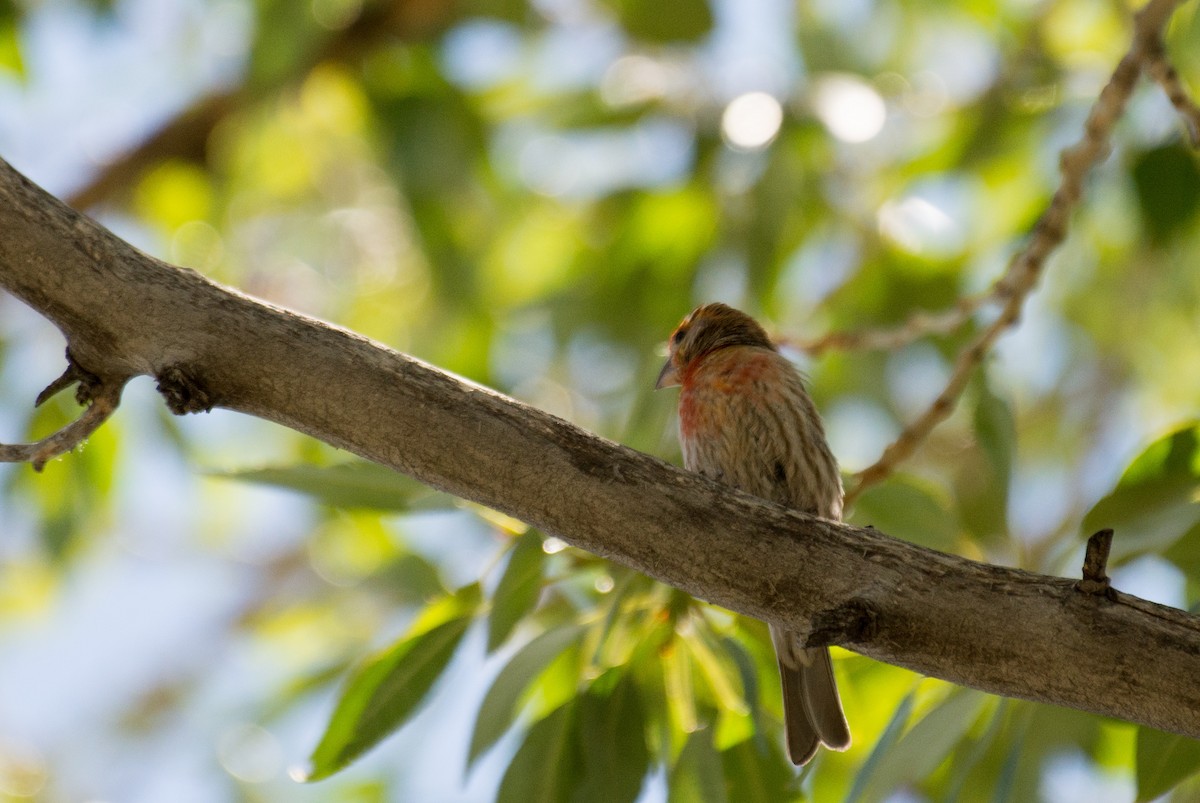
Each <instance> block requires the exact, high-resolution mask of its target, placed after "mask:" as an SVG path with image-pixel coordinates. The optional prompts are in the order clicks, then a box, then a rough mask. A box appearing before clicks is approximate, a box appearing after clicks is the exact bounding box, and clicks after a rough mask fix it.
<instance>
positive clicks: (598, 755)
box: [573, 670, 650, 803]
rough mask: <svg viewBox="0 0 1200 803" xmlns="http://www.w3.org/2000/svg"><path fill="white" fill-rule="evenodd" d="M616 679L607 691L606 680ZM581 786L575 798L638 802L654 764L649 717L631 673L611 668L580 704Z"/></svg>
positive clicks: (605, 802)
mask: <svg viewBox="0 0 1200 803" xmlns="http://www.w3.org/2000/svg"><path fill="white" fill-rule="evenodd" d="M614 676H615V677H616V678H617V680H616V681H615V685H613V687H612V688H611V689H610V690H608V691H605V690H604V689H603V688H602V687H603V686H604V685H606V681H611V679H612V677H614ZM579 737H580V755H581V758H582V762H583V767H582V770H583V772H582V778H581V782H580V788H579V790H577V792H576V794H575V796H574V798H573V800H575V801H579V800H594V801H597V803H610V802H611V803H619V801H633V800H636V799H637V796H638V793H639V792H640V791H641V789H642V783H643V781H644V780H645V778H646V773H647V771H648V770H649V764H650V748H649V747H647V745H646V714H645V710H644V708H643V706H642V699H641V695H640V693H639V692H638V688H637V684H636V683H635V682H634V680H633V677H632V676H631V675H630V674H629V673H628V672H623V671H621V670H610V671H609V672H608V673H607V674H606V675H605V676H603V677H601V678H599V679H597V680H596V681H595V682H594V683H592V685H591V686H590V687H589V688H588V691H587V693H586V694H585V695H584V696H583V697H582V698H581V699H580V701H579Z"/></svg>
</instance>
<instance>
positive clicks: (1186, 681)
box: [0, 160, 1200, 737]
mask: <svg viewBox="0 0 1200 803" xmlns="http://www.w3.org/2000/svg"><path fill="white" fill-rule="evenodd" d="M0 286H3V287H4V288H6V289H8V290H9V291H10V292H12V293H13V294H15V295H16V296H18V297H19V298H21V299H23V300H24V301H25V302H26V303H28V304H29V305H30V306H32V307H33V308H34V309H36V310H38V311H39V312H41V313H42V314H44V315H45V316H46V317H47V318H49V319H50V320H52V321H53V322H54V323H55V324H57V326H58V327H59V328H60V329H61V330H62V332H63V333H64V335H65V336H66V338H67V344H68V354H69V356H70V359H71V360H72V362H73V363H74V364H75V365H76V366H78V367H79V369H80V370H82V371H86V372H87V373H88V374H90V375H92V376H94V377H96V378H97V380H98V384H99V386H100V387H112V386H113V385H117V386H120V385H121V384H123V383H124V382H126V381H128V380H129V379H130V378H131V377H133V376H135V375H140V374H149V375H152V376H155V377H157V378H158V381H159V388H160V390H161V391H162V392H163V394H164V396H166V398H167V401H168V404H170V406H171V408H172V409H173V410H174V411H176V412H185V411H194V410H203V409H208V408H209V407H211V406H221V407H226V408H229V409H232V410H238V411H241V412H244V413H247V414H250V415H255V416H259V417H261V418H266V419H269V420H271V421H275V422H278V423H280V424H283V425H284V426H288V427H291V428H293V429H296V430H299V431H301V432H305V433H307V434H309V435H311V436H313V437H315V438H319V439H321V440H323V441H325V442H327V443H330V444H333V445H335V446H338V447H341V448H344V449H347V450H349V451H351V452H354V453H355V454H358V455H361V456H362V457H365V458H367V459H370V460H374V461H377V462H379V463H382V464H384V465H387V466H391V467H392V468H395V469H396V470H398V471H402V472H405V473H407V474H410V475H412V476H414V477H416V478H417V479H420V480H421V481H423V482H426V483H428V484H429V485H432V486H434V487H436V488H440V489H442V490H444V491H448V492H450V493H453V494H457V495H459V496H462V497H465V498H467V499H471V500H473V501H476V502H479V503H482V504H484V505H488V506H490V507H493V508H496V509H497V510H501V511H503V512H505V513H507V514H509V515H512V516H516V517H518V518H521V519H523V520H525V521H527V522H529V523H531V524H533V525H535V526H537V527H539V528H541V529H543V530H544V531H546V532H548V533H553V534H555V535H557V536H558V537H560V538H562V539H563V540H565V541H567V542H568V543H571V544H573V545H575V546H577V547H580V548H582V549H585V550H588V551H590V552H594V553H596V554H599V555H603V556H605V557H608V558H611V559H613V560H615V561H617V562H619V563H623V564H625V565H627V566H630V567H632V568H634V569H637V570H639V571H642V572H645V573H646V574H648V575H650V576H652V577H655V578H657V579H659V580H662V581H664V582H666V583H669V584H671V585H674V586H676V587H678V588H681V589H684V590H686V591H687V592H689V593H691V594H694V595H695V596H697V597H701V598H703V599H707V600H710V601H712V602H715V603H717V604H720V605H723V606H725V607H727V608H730V609H732V610H735V611H739V612H742V613H745V614H748V615H750V616H754V617H757V618H760V619H767V620H771V621H775V622H779V623H781V624H784V625H786V626H787V627H789V628H791V629H794V630H798V631H802V632H807V633H809V634H810V643H812V644H814V645H815V644H840V645H842V646H844V647H847V648H849V649H852V650H854V651H856V652H859V653H862V654H864V655H868V656H870V657H872V658H875V659H878V660H880V661H886V662H888V663H892V664H896V665H899V666H904V667H908V668H909V669H913V670H915V671H918V672H922V673H925V674H928V675H932V676H935V677H940V678H944V679H946V680H950V681H953V682H955V683H960V684H963V685H967V686H972V687H975V688H978V689H983V690H985V691H990V692H994V693H996V694H1003V695H1007V696H1011V697H1021V698H1026V699H1031V700H1038V701H1042V702H1048V703H1056V704H1059V705H1065V706H1071V707H1074V708H1080V709H1085V710H1088V711H1094V712H1097V713H1101V714H1107V715H1111V716H1116V717H1120V718H1123V719H1128V720H1132V721H1134V722H1139V723H1143V724H1146V725H1151V726H1153V727H1156V728H1160V729H1163V730H1168V731H1173V732H1175V733H1180V734H1184V735H1187V736H1193V737H1200V684H1196V683H1195V679H1196V678H1197V677H1200V619H1198V618H1197V617H1193V616H1189V615H1188V614H1186V613H1183V612H1182V611H1178V610H1175V609H1171V608H1166V607H1163V606H1161V605H1155V604H1153V603H1149V602H1145V601H1143V600H1139V599H1137V598H1134V597H1130V596H1127V595H1123V594H1115V595H1113V597H1112V598H1111V599H1110V598H1107V597H1106V596H1104V595H1097V594H1090V593H1085V592H1082V591H1079V590H1076V588H1075V583H1074V582H1072V581H1071V580H1067V579H1063V578H1055V577H1046V576H1040V575H1036V574H1031V573H1029V572H1024V571H1020V570H1017V569H1010V568H1004V567H999V566H989V565H985V564H981V563H976V562H973V561H969V560H966V559H964V558H959V557H955V556H952V555H946V554H942V553H938V552H934V551H931V550H928V549H923V548H920V547H917V546H914V545H912V544H909V543H905V542H902V541H898V540H896V539H893V538H890V537H888V536H886V535H884V534H883V533H879V532H876V531H874V530H870V529H866V530H864V529H858V528H855V527H851V526H848V525H845V524H840V523H837V522H832V521H826V520H823V519H818V518H813V517H810V516H805V515H803V514H801V513H798V512H795V511H791V510H787V509H785V508H782V507H779V506H777V505H773V504H770V503H767V502H764V501H762V500H759V499H756V498H754V497H751V496H747V495H745V494H742V493H738V492H736V491H733V490H730V489H728V488H725V487H724V486H721V485H718V484H716V483H714V482H711V481H709V480H706V479H705V478H703V477H700V476H698V475H695V474H691V473H689V472H686V471H683V470H681V469H678V468H675V467H672V466H670V465H668V464H666V463H664V462H663V461H661V460H658V459H656V458H654V457H650V456H648V455H645V454H641V453H639V452H636V451H634V450H632V449H629V448H626V447H624V446H620V445H618V444H615V443H612V442H610V441H607V440H604V439H602V438H599V437H596V436H594V435H591V434H589V433H587V432H584V431H582V430H581V429H579V428H577V427H575V426H573V425H571V424H569V423H567V422H566V421H563V420H561V419H559V418H555V417H554V416H551V415H548V414H547V413H544V412H542V411H540V410H536V409H534V408H531V407H529V406H527V405H524V404H521V403H520V402H517V401H514V400H512V399H509V398H506V397H504V396H502V395H500V394H497V393H495V392H493V391H490V390H488V389H486V388H483V387H480V386H477V385H473V384H471V383H469V382H465V381H462V380H460V379H457V378H455V377H453V376H450V375H449V374H446V373H444V372H442V371H439V370H438V369H436V368H434V367H432V366H429V365H426V364H425V363H422V362H420V361H419V360H416V359H413V358H412V357H408V356H405V355H403V354H398V353H396V352H394V351H390V350H389V349H387V348H386V347H384V346H382V345H380V344H378V343H374V342H372V341H370V340H367V339H366V338H363V337H360V336H358V335H355V334H353V333H351V332H347V331H345V330H343V329H339V328H338V327H336V326H332V325H330V324H327V323H322V322H320V321H317V320H313V319H311V318H306V317H304V316H302V315H298V314H296V313H293V312H289V311H287V310H284V309H279V308H277V307H273V306H271V305H269V304H266V303H263V302H260V301H256V300H254V299H252V298H249V297H247V296H245V295H242V294H240V293H237V292H236V291H233V290H229V289H226V288H223V287H220V286H218V285H217V284H215V283H213V282H211V281H209V280H207V279H205V278H204V277H202V276H200V275H199V274H197V273H195V272H193V271H189V270H184V269H181V268H176V267H173V266H170V265H167V264H165V263H163V262H160V261H159V260H157V259H154V258H153V257H150V256H147V255H146V254H143V253H141V252H139V251H137V250H136V249H134V248H133V247H131V246H129V245H128V244H126V243H124V242H123V241H121V240H120V239H118V238H117V237H116V236H115V235H113V234H111V233H110V232H108V231H107V230H105V229H103V228H102V227H100V226H99V225H97V224H96V223H94V222H92V221H91V220H89V219H87V218H86V217H84V216H82V215H80V214H78V213H76V212H74V211H72V210H71V209H69V208H68V207H66V206H65V205H64V204H62V203H60V202H59V201H57V200H56V199H54V198H52V197H51V196H49V195H48V194H46V193H45V192H44V191H42V190H41V189H39V188H38V187H36V186H34V185H33V184H32V183H30V182H29V181H28V180H27V179H25V178H24V177H23V176H21V175H20V174H19V173H17V172H16V171H15V170H13V169H12V168H11V167H10V166H8V164H7V163H4V162H3V161H2V160H0Z"/></svg>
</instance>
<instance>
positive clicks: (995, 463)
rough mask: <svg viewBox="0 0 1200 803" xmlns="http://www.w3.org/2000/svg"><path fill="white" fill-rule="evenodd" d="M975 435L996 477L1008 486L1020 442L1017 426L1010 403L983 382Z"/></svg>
mask: <svg viewBox="0 0 1200 803" xmlns="http://www.w3.org/2000/svg"><path fill="white" fill-rule="evenodd" d="M974 423H975V437H976V438H978V439H979V445H980V446H982V447H983V450H984V451H985V452H986V453H987V456H988V459H989V461H990V462H991V464H992V469H993V470H994V472H995V475H996V479H997V480H999V481H1001V482H1003V483H1005V484H1006V485H1007V482H1008V478H1009V476H1010V475H1011V474H1012V459H1013V458H1012V453H1013V449H1014V448H1016V445H1017V427H1016V423H1015V422H1014V421H1013V414H1012V410H1011V409H1009V406H1008V402H1006V401H1004V399H1002V398H1000V397H999V396H997V395H996V394H995V393H994V392H993V391H992V389H991V388H990V387H989V386H988V385H987V383H981V385H980V390H979V398H978V401H976V403H975V421H974Z"/></svg>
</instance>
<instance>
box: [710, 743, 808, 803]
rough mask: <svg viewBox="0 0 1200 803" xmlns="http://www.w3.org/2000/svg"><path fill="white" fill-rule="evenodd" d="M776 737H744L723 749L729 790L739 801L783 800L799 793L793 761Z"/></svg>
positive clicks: (727, 791)
mask: <svg viewBox="0 0 1200 803" xmlns="http://www.w3.org/2000/svg"><path fill="white" fill-rule="evenodd" d="M777 744H779V743H778V742H776V741H775V740H770V741H768V740H763V739H757V740H756V739H744V740H742V741H740V742H738V743H737V744H735V745H733V746H732V747H728V748H726V749H725V750H722V751H721V766H722V767H723V768H724V770H725V791H726V793H727V794H728V797H729V799H730V800H736V801H738V803H779V802H780V801H785V800H792V799H795V798H797V797H798V795H797V793H796V792H795V790H793V789H792V788H791V785H792V780H793V779H794V777H795V776H794V775H793V770H792V765H791V762H789V761H788V760H787V759H786V758H784V756H783V751H782V750H780V749H779V748H778V747H776V745H777Z"/></svg>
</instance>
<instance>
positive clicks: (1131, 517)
mask: <svg viewBox="0 0 1200 803" xmlns="http://www.w3.org/2000/svg"><path fill="white" fill-rule="evenodd" d="M1198 493H1200V426H1197V425H1196V424H1195V423H1191V424H1188V425H1187V426H1186V427H1183V428H1181V429H1178V430H1175V431H1174V432H1171V433H1170V434H1168V435H1165V436H1164V437H1162V438H1159V439H1158V440H1157V441H1155V442H1154V443H1152V444H1151V445H1150V446H1149V447H1147V448H1146V450H1145V451H1143V452H1142V453H1141V454H1140V455H1138V456H1137V458H1136V459H1134V461H1133V462H1132V463H1130V464H1129V467H1128V468H1127V469H1126V470H1125V473H1124V475H1123V476H1122V477H1121V480H1120V481H1119V482H1118V483H1117V487H1116V488H1114V489H1113V491H1112V492H1111V493H1109V494H1108V495H1107V496H1105V497H1104V498H1103V499H1101V500H1100V501H1099V502H1097V503H1096V504H1095V505H1094V506H1093V507H1092V509H1091V510H1090V511H1088V514H1087V515H1086V516H1085V517H1084V519H1083V531H1084V533H1085V534H1088V535H1090V534H1091V533H1093V532H1095V531H1097V530H1100V529H1103V528H1105V527H1111V528H1112V529H1113V530H1115V531H1116V534H1117V535H1116V538H1115V539H1114V540H1113V561H1114V562H1115V561H1120V560H1127V559H1129V558H1130V557H1133V556H1136V555H1139V554H1142V553H1144V552H1149V551H1155V552H1157V551H1161V550H1164V549H1166V548H1167V547H1169V546H1171V545H1172V544H1174V543H1175V542H1176V541H1178V540H1179V539H1180V538H1181V537H1182V536H1183V535H1184V534H1185V533H1187V532H1188V531H1189V530H1190V529H1191V528H1192V527H1194V526H1196V524H1198V523H1200V502H1197V494H1198Z"/></svg>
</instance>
